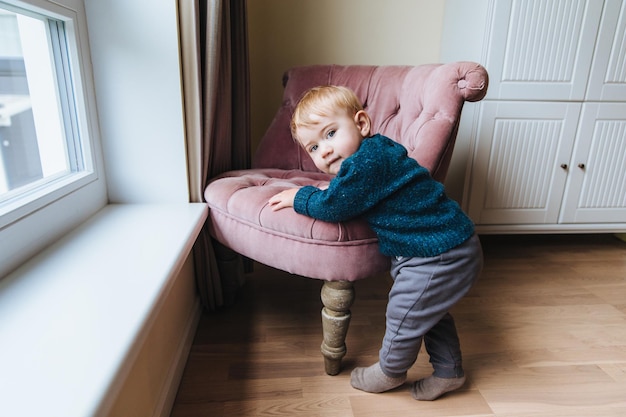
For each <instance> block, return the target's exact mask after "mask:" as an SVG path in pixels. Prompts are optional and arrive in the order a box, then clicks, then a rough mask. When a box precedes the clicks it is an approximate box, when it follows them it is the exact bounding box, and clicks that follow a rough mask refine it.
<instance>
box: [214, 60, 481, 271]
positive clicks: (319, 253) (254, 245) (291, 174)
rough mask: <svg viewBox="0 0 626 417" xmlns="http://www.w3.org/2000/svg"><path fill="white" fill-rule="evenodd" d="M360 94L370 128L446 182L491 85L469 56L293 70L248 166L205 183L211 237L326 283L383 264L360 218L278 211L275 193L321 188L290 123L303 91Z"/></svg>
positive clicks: (379, 268) (381, 267)
mask: <svg viewBox="0 0 626 417" xmlns="http://www.w3.org/2000/svg"><path fill="white" fill-rule="evenodd" d="M329 84H333V85H345V86H347V87H350V88H351V89H352V90H354V91H355V93H356V94H357V96H358V97H359V98H360V99H361V101H362V102H363V104H364V107H365V109H366V110H367V112H368V114H369V115H370V117H371V119H372V133H381V134H383V135H385V136H388V137H390V138H391V139H394V140H397V141H398V142H400V143H402V144H403V145H404V146H405V147H406V148H407V149H408V150H409V154H410V156H412V157H413V158H415V159H416V160H417V161H418V162H419V163H420V164H421V165H423V166H425V167H426V168H428V169H429V170H430V171H431V173H432V174H433V177H434V178H435V179H437V180H439V181H442V182H443V180H444V179H445V176H446V172H447V169H448V166H449V163H450V158H451V155H452V150H453V147H454V142H455V139H456V133H457V128H458V122H459V118H460V114H461V110H462V107H463V104H464V102H465V101H478V100H481V99H482V98H483V97H484V96H485V94H486V91H487V85H488V76H487V72H486V71H485V69H484V68H483V67H482V66H481V65H479V64H476V63H472V62H456V63H449V64H429V65H421V66H361V65H353V66H338V65H315V66H307V67H298V68H293V69H290V70H288V71H287V72H286V73H285V75H284V78H283V85H284V94H283V103H282V106H281V107H280V108H279V109H278V112H277V113H276V116H275V117H274V120H273V121H272V123H271V125H270V126H269V128H268V129H267V132H266V134H265V135H264V137H263V138H262V140H261V142H260V144H259V147H258V149H257V153H256V155H255V157H254V161H253V167H252V169H250V170H240V171H230V172H227V173H224V174H222V175H220V176H219V177H217V178H215V179H214V180H212V182H211V183H210V184H209V185H208V187H207V188H206V190H205V194H204V195H205V199H206V201H207V203H208V204H209V207H210V211H209V217H210V219H209V230H210V233H211V234H212V236H213V237H214V238H216V239H217V240H218V241H219V242H221V243H222V244H224V245H226V246H228V247H230V248H232V249H233V250H235V251H236V252H238V253H241V254H243V255H245V256H247V257H249V258H251V259H254V260H256V261H258V262H261V263H263V264H266V265H269V266H272V267H274V268H278V269H281V270H284V271H287V272H290V273H293V274H297V275H301V276H305V277H309V278H315V279H321V280H326V281H355V280H359V279H362V278H366V277H368V276H371V275H372V274H374V273H377V272H380V271H385V270H387V269H388V267H389V260H388V259H387V258H385V257H384V256H382V255H381V254H380V253H379V251H378V243H377V239H376V236H375V234H374V233H373V232H372V231H371V229H369V227H368V226H367V224H365V223H364V222H363V221H362V220H359V219H356V220H352V221H349V222H344V223H339V224H331V223H326V222H322V221H318V220H314V219H311V218H308V217H306V216H303V215H300V214H297V213H295V212H294V211H293V210H292V209H283V210H279V211H276V212H273V211H272V210H271V209H270V208H269V206H268V204H267V201H268V199H269V198H270V197H271V196H272V195H274V194H276V193H278V192H280V191H281V190H283V189H286V188H290V187H294V186H303V185H307V184H311V185H316V186H320V185H323V184H325V183H327V182H328V181H329V180H330V177H329V176H328V175H326V174H323V173H321V172H319V171H318V170H317V168H316V167H315V166H314V164H313V162H312V161H311V159H310V158H309V156H308V155H307V154H306V153H305V152H304V150H303V149H302V148H301V147H300V146H299V145H298V144H297V143H295V142H294V141H293V139H292V137H291V133H290V130H289V120H290V118H291V114H292V112H293V109H294V107H295V105H296V104H297V102H298V100H299V98H300V96H301V95H302V93H303V92H304V91H305V90H307V89H308V88H310V87H314V86H318V85H329Z"/></svg>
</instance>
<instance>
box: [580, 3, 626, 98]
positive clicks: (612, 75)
mask: <svg viewBox="0 0 626 417" xmlns="http://www.w3.org/2000/svg"><path fill="white" fill-rule="evenodd" d="M586 99H587V100H602V101H626V2H624V1H623V0H606V3H605V7H604V10H603V12H602V21H601V24H600V31H599V33H598V41H597V42H596V51H595V55H594V58H593V64H592V66H591V73H590V75H589V86H588V88H587V96H586Z"/></svg>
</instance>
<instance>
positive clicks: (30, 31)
mask: <svg viewBox="0 0 626 417" xmlns="http://www.w3.org/2000/svg"><path fill="white" fill-rule="evenodd" d="M85 20H86V19H85V13H84V6H83V4H82V0H60V1H59V0H57V1H54V2H52V1H46V0H0V239H1V240H2V247H3V251H4V248H5V247H7V246H11V247H14V248H16V249H15V251H18V249H19V248H22V249H19V252H16V253H13V254H12V255H15V256H11V258H10V259H4V258H5V253H2V254H0V265H2V266H0V277H1V276H2V275H4V273H6V272H7V271H8V270H10V269H11V268H10V267H5V264H6V265H8V264H12V265H13V267H14V266H16V265H17V263H16V262H18V261H17V260H18V259H21V258H23V257H24V256H23V255H24V254H32V253H34V251H35V250H39V249H41V248H42V247H43V246H45V245H46V244H48V243H50V242H51V241H52V240H53V239H54V238H55V237H58V236H59V235H60V234H61V233H63V231H66V230H67V229H68V228H71V227H72V226H73V225H75V223H76V222H77V221H79V220H84V219H85V218H86V217H88V216H89V215H90V214H92V213H93V212H94V210H96V209H98V208H100V207H101V206H102V205H104V204H105V202H106V201H105V200H106V192H105V188H104V181H103V179H102V175H101V174H100V173H99V172H98V169H97V167H98V166H99V165H100V166H101V164H99V163H98V158H97V156H98V155H99V152H98V140H97V138H98V129H97V126H98V124H97V117H96V115H95V105H94V104H93V103H94V94H93V82H92V74H91V67H90V65H89V62H90V58H89V49H88V37H87V32H86V30H85V28H86V23H85ZM64 200H66V201H64ZM61 207H63V208H61ZM22 223H23V224H22ZM17 230H22V231H24V232H25V233H26V235H25V236H24V235H23V233H19V234H18V232H17ZM33 232H34V233H35V234H33ZM35 237H36V238H35ZM5 240H6V242H5ZM9 240H10V241H9ZM33 240H35V241H34V242H33ZM5 243H6V244H5ZM5 252H6V251H5ZM8 252H13V251H11V250H9V251H8Z"/></svg>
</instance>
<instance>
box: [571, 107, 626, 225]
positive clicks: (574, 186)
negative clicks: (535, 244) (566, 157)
mask: <svg viewBox="0 0 626 417" xmlns="http://www.w3.org/2000/svg"><path fill="white" fill-rule="evenodd" d="M559 222H560V223H563V224H568V223H574V224H577V223H604V224H610V223H625V222H626V103H585V104H584V105H583V111H582V115H581V117H580V123H579V126H578V131H577V138H576V141H575V147H574V150H573V154H572V158H571V160H570V167H569V175H568V178H567V184H566V187H565V193H564V196H563V205H562V209H561V215H560V218H559Z"/></svg>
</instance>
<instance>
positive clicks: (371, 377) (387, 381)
mask: <svg viewBox="0 0 626 417" xmlns="http://www.w3.org/2000/svg"><path fill="white" fill-rule="evenodd" d="M404 381H406V374H405V375H404V376H400V377H397V378H392V377H389V376H387V375H385V373H384V372H383V370H382V369H381V368H380V363H379V362H376V363H375V364H374V365H372V366H370V367H367V368H354V370H353V371H352V375H351V378H350V384H352V386H353V387H354V388H356V389H360V390H361V391H365V392H376V393H378V392H385V391H389V390H390V389H394V388H396V387H399V386H400V385H402V384H404Z"/></svg>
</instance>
